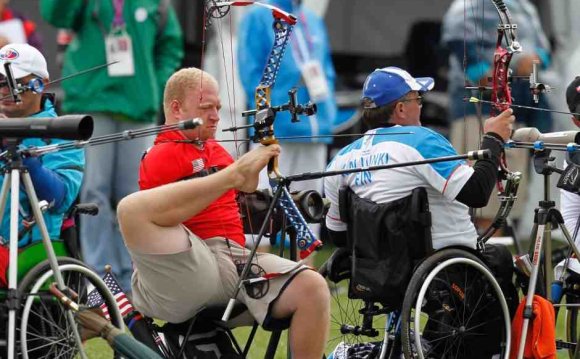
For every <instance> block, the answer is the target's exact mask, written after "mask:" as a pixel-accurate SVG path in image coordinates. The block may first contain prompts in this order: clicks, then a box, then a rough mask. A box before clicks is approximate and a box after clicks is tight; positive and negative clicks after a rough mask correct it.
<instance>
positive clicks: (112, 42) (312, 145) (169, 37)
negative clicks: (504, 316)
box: [0, 0, 580, 288]
mask: <svg viewBox="0 0 580 359" xmlns="http://www.w3.org/2000/svg"><path fill="white" fill-rule="evenodd" d="M267 2H268V3H269V4H272V5H274V6H277V7H278V8H280V9H282V10H284V11H287V12H290V13H292V14H294V15H295V16H296V18H297V21H298V23H297V25H296V26H295V28H294V30H293V33H292V37H291V39H290V41H289V43H288V45H287V48H286V53H285V54H284V55H283V58H282V62H281V65H280V68H279V70H278V73H277V80H276V86H274V88H273V89H272V92H271V99H272V105H275V106H279V105H283V104H286V103H288V102H289V101H291V97H289V91H290V90H291V89H293V88H295V89H296V90H297V91H296V100H297V101H298V103H299V104H305V103H307V102H308V101H311V102H313V103H315V104H316V105H317V108H318V111H317V113H316V114H315V115H313V116H303V115H301V116H299V120H300V121H299V122H296V123H294V122H291V121H290V115H289V114H288V113H280V114H279V115H278V117H277V119H276V131H277V132H276V133H277V135H278V136H280V137H285V138H290V139H285V140H282V141H281V142H282V143H283V145H282V149H283V151H282V155H281V157H280V165H281V172H282V173H283V174H298V173H302V172H312V171H322V170H323V169H324V168H325V167H326V165H327V164H328V162H329V159H330V158H332V156H333V155H334V152H333V150H334V149H335V148H336V147H337V145H336V143H337V142H339V141H335V140H334V139H333V138H332V136H331V135H333V134H336V133H339V132H340V133H360V132H364V130H365V128H364V125H363V124H362V123H361V122H360V112H359V111H358V109H357V106H350V107H349V106H341V105H340V104H337V92H338V91H339V89H337V88H338V86H337V82H339V80H340V77H341V73H340V72H339V71H337V70H335V66H334V63H333V56H332V55H333V51H332V50H333V49H332V47H331V39H330V38H329V33H328V31H327V26H326V24H325V18H324V11H325V10H326V8H325V6H324V5H320V3H317V2H314V1H310V2H308V1H305V2H303V1H301V0H267ZM321 3H323V4H326V5H327V6H333V5H334V4H333V2H321ZM426 3H428V2H426ZM535 3H536V2H534V1H531V0H509V1H508V0H506V5H507V7H508V9H509V11H510V12H511V15H512V21H513V22H514V23H517V24H518V29H517V35H518V41H519V43H520V44H521V46H522V49H523V51H522V52H520V53H516V54H514V56H513V59H512V63H511V69H512V72H511V75H512V76H513V79H512V83H511V88H512V96H513V98H514V104H518V105H522V106H526V107H539V108H543V109H548V110H550V109H554V110H560V111H568V108H567V106H565V97H564V93H563V91H564V89H565V88H566V86H567V84H568V83H570V81H572V80H573V79H574V77H575V76H576V75H578V73H579V72H580V47H578V46H576V45H575V44H578V41H577V40H578V34H579V33H580V31H574V26H575V25H574V24H573V21H572V20H568V19H567V18H566V8H564V5H563V4H559V5H558V6H556V8H555V9H554V12H556V13H557V12H561V14H560V15H561V17H562V18H563V20H566V21H570V24H569V26H568V27H566V26H562V24H560V23H558V24H556V25H554V29H553V30H552V31H550V34H549V35H550V36H548V34H547V33H546V31H545V28H546V26H547V24H544V23H542V19H541V18H540V16H539V13H538V9H537V8H536V6H535ZM562 3H569V5H568V6H571V7H573V6H575V5H574V4H573V2H572V1H570V2H562ZM38 4H39V5H38V6H39V10H40V15H41V17H40V18H34V21H33V20H31V18H30V16H31V14H27V13H26V11H24V12H23V13H20V12H19V11H16V10H14V9H13V8H12V7H11V5H13V4H11V3H10V2H9V0H0V48H1V47H3V46H4V45H7V44H11V43H22V42H26V43H28V44H30V45H32V46H33V47H35V48H37V49H38V50H39V51H41V52H42V53H43V54H44V55H45V57H46V58H47V60H48V62H49V63H58V65H59V66H62V76H63V77H65V76H70V75H75V74H76V73H78V72H80V71H83V70H86V69H90V68H92V67H95V66H98V65H102V64H105V63H111V62H113V61H117V63H115V64H113V65H110V66H108V67H107V68H105V69H101V70H96V71H92V72H89V73H88V74H83V75H82V76H77V77H73V78H71V79H68V80H65V81H63V82H62V83H61V84H59V86H61V88H62V94H61V95H62V98H59V99H57V102H56V104H57V108H58V111H59V113H60V114H66V113H89V114H91V115H92V116H93V118H94V120H95V131H94V136H102V135H106V134H111V133H117V132H122V131H126V130H129V129H141V128H145V127H150V126H153V125H154V124H156V123H162V122H163V114H162V113H160V112H161V111H160V109H161V108H162V106H161V105H162V101H163V98H162V96H163V90H164V84H165V82H166V81H167V79H168V78H169V77H170V76H171V74H173V73H174V72H175V71H176V70H178V69H179V68H180V67H182V66H183V65H184V64H185V65H191V64H189V63H187V64H186V63H185V62H184V58H187V55H188V51H192V49H191V48H186V47H184V28H182V26H183V24H181V23H180V21H179V19H178V17H179V16H178V14H177V13H176V10H175V9H174V7H173V5H172V3H171V1H170V0H141V1H136V0H89V1H86V0H40V1H39V2H38ZM313 4H314V6H312V5H313ZM568 10H570V8H569V9H568ZM31 13H34V14H37V13H38V11H36V10H35V11H34V12H32V11H31ZM270 13H271V12H270V11H269V10H268V9H264V8H251V9H247V10H245V11H237V10H236V11H234V12H231V13H230V15H231V16H232V17H233V18H234V21H230V20H227V21H224V20H219V19H215V20H214V23H213V24H212V26H211V31H209V30H208V31H207V34H206V35H207V37H208V39H207V41H206V42H205V43H203V44H202V46H204V47H203V51H202V53H203V52H204V51H205V55H204V56H205V59H203V63H201V62H200V63H198V64H196V65H198V66H201V67H202V68H203V69H204V70H206V71H208V72H209V73H211V74H213V75H214V76H215V77H216V79H217V81H218V82H219V83H220V97H221V98H222V101H223V104H222V106H223V107H222V110H221V112H220V116H221V124H220V128H224V127H231V126H233V125H235V124H238V125H239V124H241V123H242V122H244V121H248V119H247V118H243V117H242V116H241V112H242V111H244V110H251V109H254V108H255V106H256V103H255V97H254V92H255V88H256V87H257V86H258V85H259V84H260V83H261V81H263V79H262V72H263V70H264V66H265V60H266V58H267V57H268V55H269V54H270V49H271V48H272V45H273V43H274V40H275V39H274V32H273V31H272V16H271V15H270ZM571 13H573V11H572V12H571ZM388 16H391V15H385V18H388ZM569 16H571V15H569ZM326 21H334V20H329V19H326ZM41 22H47V23H49V24H50V25H52V26H53V27H54V28H55V29H57V31H55V32H54V33H55V34H57V36H48V35H46V34H42V35H43V36H40V35H41V34H39V31H38V25H39V23H41ZM497 23H498V16H497V12H496V10H495V8H494V7H493V4H492V2H491V1H464V0H454V1H451V2H450V6H449V8H448V10H447V12H446V14H445V16H444V17H443V18H441V21H440V22H439V23H438V24H437V31H438V32H437V34H438V35H439V36H436V37H435V38H431V36H433V33H432V32H431V33H425V34H423V35H421V34H419V35H418V36H419V37H422V36H423V37H429V38H430V40H429V42H423V43H422V44H423V45H422V46H423V48H422V49H420V50H421V51H417V52H410V54H411V56H412V57H411V60H409V61H408V63H403V64H401V63H396V64H391V63H384V64H383V65H382V66H381V67H387V66H391V65H397V66H401V67H403V68H405V67H407V70H409V71H410V72H411V73H412V74H413V76H429V77H434V78H435V81H436V85H435V91H432V92H433V93H434V95H430V94H426V95H425V97H424V99H423V106H424V107H423V115H424V118H423V125H424V126H427V127H429V126H433V127H436V128H437V129H438V130H440V131H441V132H442V133H443V134H444V135H445V136H446V137H448V138H449V140H450V141H451V142H452V144H453V145H454V147H455V148H456V150H457V151H458V152H459V153H463V152H466V151H468V150H474V149H476V148H477V147H478V146H479V142H480V135H481V134H482V133H481V128H482V119H485V118H487V117H488V116H489V112H490V108H489V106H488V105H486V104H485V103H468V102H466V101H465V100H464V99H465V98H466V97H467V98H469V97H476V98H479V99H483V100H490V97H489V96H490V91H489V90H486V89H485V87H486V86H490V85H491V83H490V82H489V78H490V77H491V76H492V75H493V53H494V50H495V47H496V38H497V35H496V33H497ZM198 25H199V27H200V28H201V27H202V25H201V24H198ZM188 28H189V27H188ZM576 30H578V29H576ZM413 36H414V35H413ZM47 43H51V44H50V47H51V48H54V43H57V44H58V58H55V54H51V56H49V54H47V53H46V52H45V47H49V46H46V45H47ZM388 43H389V34H388V33H385V34H384V39H383V43H381V44H377V46H388ZM231 44H234V45H231ZM43 45H45V46H43ZM504 46H505V43H504ZM429 48H431V49H435V50H434V51H436V53H437V54H438V55H441V54H444V55H442V56H439V57H437V58H433V57H426V56H421V52H422V51H427V50H428V49H429ZM563 59H565V60H563ZM434 64H436V65H437V66H436V67H434V66H429V65H434ZM423 65H424V66H423ZM408 67H413V68H408ZM421 69H429V70H432V69H433V70H435V71H437V73H421V71H423V70H421ZM534 69H536V70H535V71H536V75H537V79H538V83H544V84H547V85H550V86H551V87H552V88H553V91H552V92H551V93H540V94H539V97H538V98H537V100H534V98H533V96H532V92H531V91H530V87H531V86H530V81H529V77H530V76H534V75H533V73H532V72H533V70H534ZM359 70H360V72H361V73H364V74H365V75H366V74H368V73H370V72H372V71H373V70H374V68H363V69H359ZM415 70H416V71H415ZM55 79H56V77H55V76H52V77H51V80H55ZM358 85H359V86H360V87H359V88H355V87H356V86H351V87H352V88H351V90H352V91H354V92H357V93H358V95H359V98H360V91H361V90H362V85H363V84H362V83H359V84H358ZM535 85H537V83H536V84H535ZM466 87H471V88H474V90H466ZM532 87H533V86H532ZM51 89H52V88H49V90H51ZM445 92H446V93H447V95H446V98H445V100H444V101H440V100H439V99H438V98H437V93H439V94H440V95H441V94H445ZM430 96H431V97H430ZM432 109H436V110H434V111H432ZM427 110H429V111H427ZM514 115H515V116H516V121H517V123H518V126H520V127H536V128H538V130H540V132H542V133H544V132H550V131H556V130H567V129H573V128H575V125H574V123H573V121H572V118H571V117H572V116H571V115H561V114H559V115H555V114H553V113H551V112H549V111H536V110H533V109H529V108H517V107H514ZM352 118H354V121H350V122H349V121H345V119H352ZM345 123H349V124H350V125H348V126H346V127H345V125H344V124H345ZM248 135H249V136H251V135H252V134H251V133H249V134H248ZM217 136H218V139H229V138H232V137H227V136H229V135H224V134H222V133H221V132H218V135H217ZM240 137H243V135H242V134H239V135H238V137H237V138H238V139H239V138H240ZM349 142H350V140H349ZM245 143H246V142H243V141H240V142H237V141H236V142H231V143H224V147H226V148H227V149H228V151H229V152H230V153H231V154H232V155H233V156H234V157H238V156H239V155H241V153H243V152H245V151H247V150H248V149H249V148H250V147H251V146H246V145H245ZM152 144H153V138H143V139H139V140H131V141H125V142H119V143H114V144H107V145H103V146H94V147H91V148H87V149H86V166H85V170H84V180H83V185H82V188H81V190H80V194H79V198H78V200H79V201H81V202H93V203H96V204H98V206H99V208H100V213H99V215H98V216H96V217H91V218H86V219H84V218H83V220H82V222H81V226H80V241H81V247H82V249H83V252H84V260H85V261H86V262H87V263H88V264H90V265H92V266H94V267H95V268H97V269H98V270H100V272H102V271H103V270H104V266H105V264H112V265H113V269H114V271H115V274H116V275H117V277H118V278H119V280H120V282H121V285H122V286H123V287H125V288H130V284H129V283H130V276H131V273H132V267H131V261H130V257H129V254H128V253H127V251H126V249H125V247H124V245H123V240H122V238H121V236H120V233H119V228H118V224H117V223H116V213H115V209H116V205H117V203H118V202H119V201H120V199H121V198H123V197H125V196H127V195H128V194H130V193H132V192H134V191H137V190H138V189H139V188H138V183H137V178H138V174H139V164H140V160H141V157H142V155H143V153H144V152H145V151H146V150H147V148H148V147H149V146H151V145H152ZM508 152H509V154H510V156H509V157H508V163H509V164H510V166H511V168H512V169H514V170H519V171H521V172H523V173H524V178H525V179H524V184H522V192H521V194H520V198H519V200H518V203H519V207H518V208H516V210H515V211H514V215H513V219H514V220H515V222H519V226H517V228H520V229H521V233H525V230H523V228H530V224H531V221H532V220H533V214H532V212H531V208H534V207H535V206H536V204H537V201H538V200H540V199H541V197H542V193H543V188H542V186H543V182H542V180H541V178H539V176H537V175H534V168H533V166H532V165H530V163H531V162H530V161H531V159H530V156H529V154H528V153H527V152H525V151H519V153H516V151H514V152H513V153H511V152H512V151H508ZM554 182H555V181H554ZM267 186H268V179H267V177H266V176H263V178H262V187H267ZM291 189H293V190H317V191H320V192H323V185H322V181H321V180H318V181H306V182H303V183H299V184H298V183H297V184H295V185H293V187H292V188H291ZM496 206H497V203H495V204H494V203H491V204H490V205H489V206H488V208H487V210H484V211H483V212H481V213H479V212H476V213H474V217H475V218H476V223H479V224H480V225H481V226H484V225H485V224H486V223H488V222H489V221H490V220H491V219H493V217H494V215H495V211H496V208H497V207H496ZM524 209H525V210H524ZM315 230H316V231H317V232H318V231H320V229H318V228H316V229H315Z"/></svg>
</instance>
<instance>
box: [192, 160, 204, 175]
mask: <svg viewBox="0 0 580 359" xmlns="http://www.w3.org/2000/svg"><path fill="white" fill-rule="evenodd" d="M191 165H192V166H193V173H197V172H199V171H201V170H202V169H203V168H204V167H205V165H204V163H203V160H202V159H201V158H198V159H197V160H194V161H191Z"/></svg>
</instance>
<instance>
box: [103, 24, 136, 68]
mask: <svg viewBox="0 0 580 359" xmlns="http://www.w3.org/2000/svg"><path fill="white" fill-rule="evenodd" d="M105 51H106V54H107V63H111V62H114V61H117V63H115V64H113V65H109V66H107V70H108V72H109V76H111V77H120V76H133V75H135V63H134V59H133V42H132V40H131V37H130V36H129V35H128V34H127V32H126V31H125V30H124V29H123V30H114V31H111V33H110V34H109V35H107V36H106V37H105Z"/></svg>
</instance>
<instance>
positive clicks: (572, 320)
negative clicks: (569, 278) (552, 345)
mask: <svg viewBox="0 0 580 359" xmlns="http://www.w3.org/2000/svg"><path fill="white" fill-rule="evenodd" d="M566 304H567V305H568V304H571V305H579V304H580V297H579V296H578V295H577V294H572V295H570V294H567V295H566ZM565 308H566V341H567V342H568V343H571V344H573V345H574V349H568V357H569V358H571V359H572V358H575V352H576V351H580V347H579V346H578V335H580V320H579V318H578V315H579V314H580V313H578V307H568V306H566V307H565Z"/></svg>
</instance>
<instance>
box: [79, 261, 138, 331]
mask: <svg viewBox="0 0 580 359" xmlns="http://www.w3.org/2000/svg"><path fill="white" fill-rule="evenodd" d="M103 281H104V282H105V284H106V285H107V288H109V290H110V291H111V293H112V294H113V296H114V297H115V301H116V302H117V305H118V306H119V311H120V312H121V316H123V317H125V316H126V315H127V314H129V313H131V312H132V311H133V310H134V309H133V305H131V302H130V301H129V299H128V298H127V296H126V295H125V293H124V292H123V290H122V289H121V286H120V285H119V283H117V280H116V279H115V277H114V276H113V274H112V273H111V272H106V273H105V275H104V276H103ZM87 306H88V307H91V308H94V307H100V308H101V310H102V311H103V314H104V315H105V318H107V319H108V320H110V319H111V317H110V316H109V310H108V309H107V305H106V304H105V301H104V300H103V297H102V296H101V294H100V293H99V292H98V291H97V289H96V288H95V289H93V290H92V291H91V292H90V293H89V296H88V297H87Z"/></svg>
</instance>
